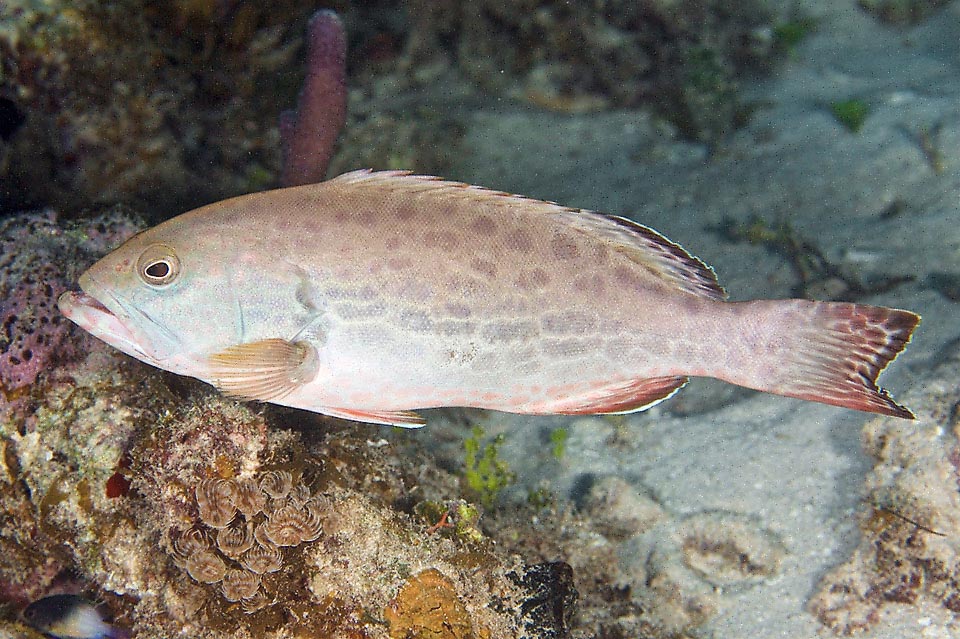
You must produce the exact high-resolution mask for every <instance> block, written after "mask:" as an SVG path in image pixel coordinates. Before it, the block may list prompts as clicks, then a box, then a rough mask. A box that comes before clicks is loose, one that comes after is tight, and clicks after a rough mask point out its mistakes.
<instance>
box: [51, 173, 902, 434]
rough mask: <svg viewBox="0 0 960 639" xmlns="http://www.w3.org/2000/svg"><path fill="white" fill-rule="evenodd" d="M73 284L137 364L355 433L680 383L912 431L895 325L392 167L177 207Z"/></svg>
mask: <svg viewBox="0 0 960 639" xmlns="http://www.w3.org/2000/svg"><path fill="white" fill-rule="evenodd" d="M80 286H81V288H82V290H83V292H82V293H68V294H65V295H64V296H63V297H62V298H61V301H60V307H61V309H62V310H63V312H64V313H65V314H66V315H67V317H69V318H70V319H72V320H73V321H75V322H76V323H77V324H79V325H80V326H82V327H83V328H85V329H86V330H88V331H90V332H91V333H93V334H94V335H96V336H97V337H99V338H101V339H103V340H104V341H106V342H107V343H109V344H112V345H114V346H115V347H117V348H119V349H120V350H123V351H124V352H126V353H128V354H130V355H133V356H134V357H137V358H139V359H141V360H143V361H145V362H148V363H150V364H153V365H155V366H158V367H160V368H164V369H166V370H170V371H173V372H176V373H181V374H184V375H191V376H193V377H197V378H199V379H202V380H204V381H207V382H209V383H211V384H213V385H214V386H216V387H218V388H220V389H221V390H223V391H224V392H225V393H227V394H229V395H231V396H234V397H237V398H241V399H250V400H259V401H270V402H275V403H279V404H284V405H287V406H293V407H296V408H303V409H307V410H312V411H316V412H321V413H325V414H329V415H333V416H337V417H345V418H349V419H356V420H360V421H369V422H376V423H385V424H397V425H407V426H409V425H417V424H420V423H422V419H421V418H420V417H419V416H418V415H416V414H415V413H413V412H411V411H412V410H415V409H417V408H429V407H436V406H450V405H462V406H476V407H481V408H488V409H496V410H505V411H513V412H519V413H535V414H542V413H565V414H589V413H618V412H629V411H634V410H642V409H643V408H647V407H649V406H651V405H653V404H655V403H657V402H659V401H662V400H663V399H665V398H667V397H669V396H670V395H672V394H673V393H674V392H676V391H677V390H678V389H679V388H680V387H681V386H683V385H684V383H685V382H686V379H687V377H688V376H693V375H702V376H709V377H716V378H718V379H722V380H725V381H728V382H731V383H734V384H739V385H742V386H746V387H749V388H754V389H757V390H762V391H767V392H771V393H777V394H780V395H786V396H791V397H799V398H802V399H807V400H812V401H819V402H823V403H827V404H834V405H839V406H845V407H848V408H854V409H857V410H865V411H871V412H877V413H883V414H888V415H896V416H899V417H911V416H912V415H911V414H910V412H909V410H907V409H906V408H904V407H902V406H900V405H898V404H897V403H896V402H894V401H893V400H892V399H891V398H890V397H889V395H887V393H886V392H885V391H883V390H882V389H880V388H878V387H877V385H876V379H877V376H878V375H879V374H880V372H881V371H882V370H883V369H884V368H885V367H886V365H887V364H888V363H889V362H891V361H892V360H893V359H894V358H895V357H896V356H897V354H898V353H899V352H900V351H901V350H902V349H903V348H904V347H905V345H906V343H907V342H908V341H909V338H910V335H911V333H912V331H913V329H914V328H915V326H916V325H917V323H918V322H919V317H918V316H917V315H915V314H913V313H910V312H909V311H902V310H897V309H889V308H883V307H876V306H868V305H859V304H847V303H833V302H814V301H810V300H759V301H752V302H727V301H725V297H726V295H725V292H724V291H723V289H722V288H721V287H720V286H719V284H718V283H717V280H716V277H715V275H714V273H713V271H712V270H711V269H710V268H709V267H707V266H706V265H704V264H703V263H702V262H701V261H700V260H698V259H697V258H695V257H693V256H691V255H690V254H688V253H687V252H686V251H685V250H684V249H683V248H681V247H680V246H679V245H677V244H675V243H673V242H671V241H669V240H668V239H666V238H664V237H663V236H661V235H659V234H658V233H656V232H655V231H653V230H651V229H649V228H647V227H644V226H642V225H639V224H637V223H635V222H633V221H631V220H627V219H624V218H617V217H610V216H605V215H602V214H599V213H594V212H590V211H582V210H578V209H572V208H568V207H563V206H560V205H557V204H554V203H551V202H544V201H539V200H533V199H528V198H523V197H520V196H515V195H509V194H506V193H500V192H497V191H490V190H487V189H483V188H480V187H475V186H469V185H465V184H460V183H456V182H447V181H443V180H440V179H438V178H432V177H424V176H416V175H411V174H409V173H406V172H398V171H388V172H379V173H374V172H370V171H355V172H352V173H347V174H344V175H342V176H340V177H337V178H334V179H333V180H329V181H327V182H323V183H320V184H313V185H306V186H299V187H294V188H288V189H280V190H276V191H268V192H264V193H257V194H251V195H245V196H241V197H238V198H233V199H230V200H225V201H223V202H218V203H216V204H212V205H209V206H206V207H203V208H200V209H197V210H195V211H191V212H189V213H185V214H183V215H181V216H179V217H176V218H173V219H171V220H169V221H167V222H164V223H162V224H160V225H158V226H156V227H154V228H152V229H149V230H147V231H145V232H143V233H141V234H139V235H137V236H136V237H134V238H133V239H131V240H129V241H128V242H127V243H126V244H124V245H122V246H121V247H119V248H118V249H117V250H115V251H114V252H113V253H111V254H110V255H108V256H106V257H104V258H103V259H102V260H101V261H100V262H98V263H97V264H95V265H93V266H92V267H91V268H90V269H89V270H88V271H87V272H86V273H85V274H84V275H83V276H82V277H81V279H80Z"/></svg>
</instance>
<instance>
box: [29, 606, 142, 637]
mask: <svg viewBox="0 0 960 639" xmlns="http://www.w3.org/2000/svg"><path fill="white" fill-rule="evenodd" d="M23 619H24V621H26V622H27V623H28V624H30V625H31V626H33V627H34V628H36V629H37V630H39V631H40V632H42V633H44V634H47V635H50V636H51V637H56V639H127V638H128V637H129V635H128V634H127V633H126V632H125V631H123V630H121V629H119V628H116V627H114V626H111V625H110V624H108V623H107V622H105V621H104V620H103V618H102V617H101V616H100V613H99V612H97V609H96V608H94V607H93V604H91V603H90V602H89V601H87V600H86V599H84V598H83V597H80V596H78V595H50V596H49V597H44V598H43V599H38V600H37V601H34V602H33V603H32V604H30V605H29V606H27V607H26V608H25V609H24V610H23Z"/></svg>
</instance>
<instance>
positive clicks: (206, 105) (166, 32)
mask: <svg viewBox="0 0 960 639" xmlns="http://www.w3.org/2000/svg"><path fill="white" fill-rule="evenodd" d="M310 11H311V8H310V7H307V6H304V5H303V3H299V2H294V1H292V0H284V1H282V2H276V3H270V4H269V5H259V4H256V3H249V2H153V1H152V0H123V1H121V2H109V3H103V2H98V1H96V0H80V1H76V2H75V1H70V2H62V1H57V0H51V1H49V2H42V3H38V2H28V1H25V0H14V1H12V2H4V3H3V4H2V5H0V105H2V109H3V110H5V111H6V112H7V114H8V115H7V117H6V118H5V124H4V126H3V127H0V130H2V132H3V133H4V135H2V136H0V156H2V157H3V159H4V161H3V162H2V164H0V183H2V184H3V188H2V189H0V206H5V207H8V208H9V207H11V206H18V205H23V204H36V203H46V204H49V205H53V206H55V207H57V208H58V209H61V210H64V211H66V212H67V213H70V212H74V211H77V210H78V209H81V208H83V207H86V206H90V205H92V204H98V203H105V204H114V203H117V202H125V203H128V204H132V205H134V206H136V207H137V208H138V210H140V211H142V212H143V213H145V214H147V215H148V216H151V217H152V216H169V215H170V214H171V213H172V212H179V211H180V210H183V209H185V208H191V207H192V206H195V205H197V204H200V203H204V202H208V201H211V200H215V199H220V198H222V197H224V196H226V195H230V194H235V193H237V192H241V191H249V190H256V189H260V188H263V187H265V186H267V185H269V184H270V183H271V181H272V176H273V175H276V174H277V172H278V170H279V164H280V153H279V144H278V139H279V135H278V132H277V128H276V121H277V115H278V106H279V105H278V103H277V102H276V99H277V96H289V98H288V99H289V102H291V103H292V101H293V97H294V95H295V88H293V86H292V82H290V80H289V79H288V77H287V76H286V75H285V74H284V73H282V72H283V71H286V70H287V68H291V70H294V69H296V68H297V67H296V65H295V62H294V61H295V57H296V52H297V46H298V44H299V42H300V39H301V38H302V34H303V25H304V23H305V22H306V18H307V16H308V15H309V13H310ZM288 84H289V85H290V86H289V87H288Z"/></svg>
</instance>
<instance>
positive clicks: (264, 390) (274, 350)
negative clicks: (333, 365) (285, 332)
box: [208, 339, 318, 402]
mask: <svg viewBox="0 0 960 639" xmlns="http://www.w3.org/2000/svg"><path fill="white" fill-rule="evenodd" d="M208 362H209V365H210V383H211V384H213V385H214V386H216V387H217V389H218V390H220V392H222V393H224V394H225V395H227V396H229V397H233V398H235V399H247V400H256V401H260V402H274V401H277V400H279V399H282V398H283V397H285V396H287V395H289V394H290V393H291V392H293V391H294V390H296V389H297V388H299V387H300V386H302V385H303V384H306V383H307V382H309V381H310V380H312V379H313V378H314V376H316V374H317V366H318V360H317V351H316V349H315V348H314V347H313V346H312V345H311V344H310V343H308V342H289V341H287V340H283V339H265V340H261V341H259V342H249V343H247V344H237V345H236V346H231V347H229V348H226V349H224V350H222V351H220V352H219V353H215V354H213V355H211V356H210V357H209V359H208Z"/></svg>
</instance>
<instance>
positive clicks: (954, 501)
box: [810, 344, 960, 634]
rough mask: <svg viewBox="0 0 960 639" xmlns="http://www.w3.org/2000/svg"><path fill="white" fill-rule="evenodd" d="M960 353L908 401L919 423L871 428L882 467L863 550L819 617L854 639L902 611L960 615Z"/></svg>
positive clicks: (863, 530) (868, 500) (868, 504)
mask: <svg viewBox="0 0 960 639" xmlns="http://www.w3.org/2000/svg"><path fill="white" fill-rule="evenodd" d="M958 376H960V351H958V350H957V346H956V344H954V345H953V346H951V347H948V352H947V353H946V354H945V356H944V357H942V358H941V361H940V363H939V364H938V365H937V366H936V367H934V368H933V369H932V370H930V371H929V372H927V373H926V374H925V379H924V380H922V381H921V382H919V383H918V384H917V385H916V386H915V387H914V389H913V390H912V391H911V393H912V394H913V397H908V398H907V399H908V401H910V402H911V405H913V406H916V407H918V408H919V409H920V410H919V411H918V413H917V415H918V419H917V421H915V422H904V423H899V420H892V419H885V418H884V419H874V420H872V421H870V422H869V423H867V424H866V425H865V426H864V429H863V440H864V445H865V447H866V450H867V452H868V453H869V454H870V455H871V456H872V457H873V458H874V460H875V466H874V468H873V470H872V472H871V473H870V474H869V476H868V477H867V479H866V482H865V486H864V494H865V498H864V502H863V510H862V512H861V515H860V534H861V539H860V543H859V545H858V546H857V547H856V549H855V550H854V551H853V554H852V556H851V557H850V558H849V559H848V560H847V561H846V562H845V563H843V564H842V565H839V566H837V567H836V568H835V569H834V570H832V571H831V572H830V573H829V574H827V575H826V576H825V577H824V578H823V579H822V581H821V582H820V584H819V587H818V591H817V592H816V594H815V595H814V596H813V598H812V599H811V601H810V609H811V610H812V611H813V612H814V613H815V614H816V615H817V617H819V619H820V620H821V621H822V622H823V623H824V624H825V625H826V626H827V627H829V628H831V629H833V630H835V631H837V632H838V633H840V634H851V633H854V632H857V631H861V630H865V629H868V628H871V627H873V626H875V625H877V624H881V623H882V622H883V619H884V618H885V617H886V616H887V615H891V614H894V613H895V612H897V609H902V608H903V607H904V606H912V607H914V608H915V609H916V610H918V612H917V613H915V614H916V615H917V616H920V615H927V616H935V615H938V614H940V615H944V614H945V615H948V616H952V615H956V614H960V594H958V593H960V547H958V541H957V540H958V539H960V492H958V488H960V390H958V388H957V384H956V380H957V378H958Z"/></svg>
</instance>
